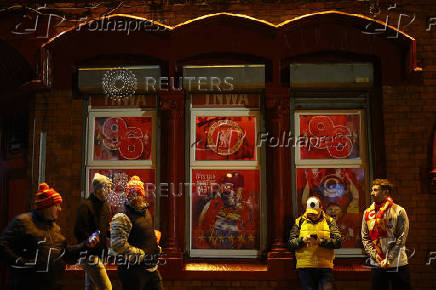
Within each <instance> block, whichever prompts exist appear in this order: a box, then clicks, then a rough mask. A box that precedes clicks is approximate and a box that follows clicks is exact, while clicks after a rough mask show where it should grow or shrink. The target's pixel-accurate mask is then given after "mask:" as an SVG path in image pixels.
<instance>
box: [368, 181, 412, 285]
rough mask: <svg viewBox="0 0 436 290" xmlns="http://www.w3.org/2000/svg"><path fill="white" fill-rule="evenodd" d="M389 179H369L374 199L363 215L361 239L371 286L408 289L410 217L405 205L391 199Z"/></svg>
mask: <svg viewBox="0 0 436 290" xmlns="http://www.w3.org/2000/svg"><path fill="white" fill-rule="evenodd" d="M392 188H393V186H392V183H390V182H389V180H387V179H376V180H374V181H373V182H372V190H371V198H372V200H373V203H372V204H371V206H370V207H369V208H367V209H366V210H365V212H364V214H363V218H362V243H363V246H364V248H365V252H366V253H367V254H368V255H369V257H370V264H371V266H372V269H371V289H373V290H387V289H389V283H392V289H393V290H400V289H401V290H403V289H404V290H409V289H411V285H410V273H409V265H408V259H407V254H406V239H407V235H408V233H409V219H408V218H407V213H406V210H405V209H404V208H402V207H401V206H399V205H398V204H396V203H394V201H393V199H392Z"/></svg>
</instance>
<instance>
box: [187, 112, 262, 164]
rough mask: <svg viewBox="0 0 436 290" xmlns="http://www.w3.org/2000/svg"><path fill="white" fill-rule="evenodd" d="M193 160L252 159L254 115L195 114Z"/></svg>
mask: <svg viewBox="0 0 436 290" xmlns="http://www.w3.org/2000/svg"><path fill="white" fill-rule="evenodd" d="M195 125H196V130H195V160H256V156H255V144H256V117H197V118H196V122H195Z"/></svg>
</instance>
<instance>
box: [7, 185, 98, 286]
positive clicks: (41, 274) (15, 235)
mask: <svg viewBox="0 0 436 290" xmlns="http://www.w3.org/2000/svg"><path fill="white" fill-rule="evenodd" d="M61 204H62V197H61V195H60V194H59V193H58V192H56V191H55V190H54V189H53V188H50V187H49V185H48V184H46V183H41V184H40V185H39V188H38V192H37V193H36V194H35V198H34V202H33V211H32V212H27V213H22V214H20V215H18V216H16V217H15V218H14V219H13V220H11V221H10V222H9V224H8V226H7V228H6V229H5V230H4V231H3V233H2V235H1V237H0V259H1V260H2V261H3V262H6V263H7V264H8V266H9V269H10V279H9V286H8V287H9V289H12V290H23V289H32V290H39V289H41V290H43V289H44V290H51V289H60V288H61V285H60V283H59V282H60V280H61V278H62V274H63V273H64V271H65V262H66V263H70V264H74V263H76V262H77V260H78V258H79V256H80V253H81V252H83V251H87V250H89V249H90V248H92V247H94V246H95V245H96V243H98V241H99V237H98V235H97V236H96V237H95V238H94V239H92V240H89V239H90V237H87V238H86V239H85V240H84V241H83V242H82V243H80V244H77V245H67V242H66V239H65V237H64V236H63V235H62V234H61V230H60V227H59V225H58V224H57V223H56V220H57V219H58V217H59V214H60V212H61V211H62V208H61Z"/></svg>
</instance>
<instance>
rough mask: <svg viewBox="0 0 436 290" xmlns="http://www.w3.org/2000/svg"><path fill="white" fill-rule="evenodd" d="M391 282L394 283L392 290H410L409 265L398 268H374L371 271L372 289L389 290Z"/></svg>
mask: <svg viewBox="0 0 436 290" xmlns="http://www.w3.org/2000/svg"><path fill="white" fill-rule="evenodd" d="M389 281H391V283H392V290H410V289H412V288H411V285H410V273H409V265H405V266H401V267H398V268H389V269H381V268H373V269H372V270H371V289H372V290H387V289H389Z"/></svg>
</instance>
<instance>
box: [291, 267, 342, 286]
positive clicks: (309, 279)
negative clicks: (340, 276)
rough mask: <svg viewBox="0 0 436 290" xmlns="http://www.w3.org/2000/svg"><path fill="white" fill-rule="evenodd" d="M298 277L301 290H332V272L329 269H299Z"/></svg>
mask: <svg viewBox="0 0 436 290" xmlns="http://www.w3.org/2000/svg"><path fill="white" fill-rule="evenodd" d="M298 277H299V278H300V283H301V288H302V289H303V290H333V289H334V286H333V285H334V279H333V271H332V269H329V268H299V269H298Z"/></svg>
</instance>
